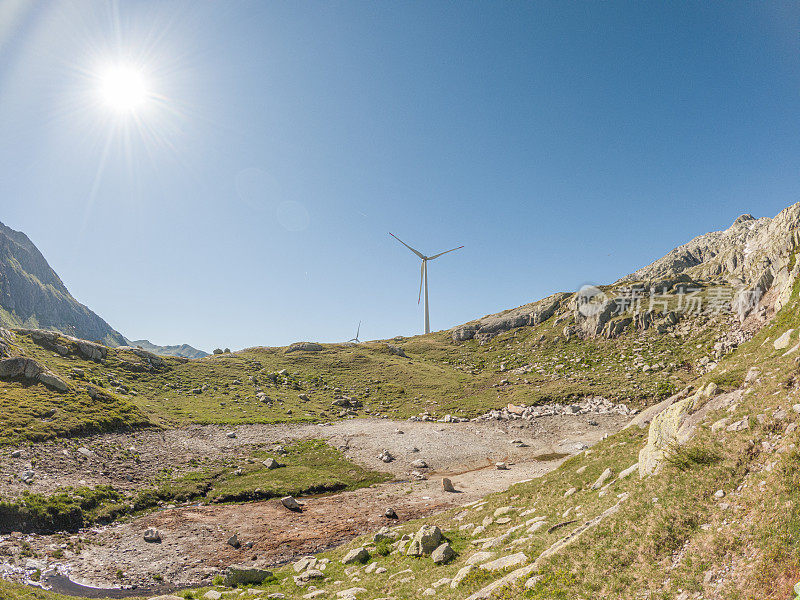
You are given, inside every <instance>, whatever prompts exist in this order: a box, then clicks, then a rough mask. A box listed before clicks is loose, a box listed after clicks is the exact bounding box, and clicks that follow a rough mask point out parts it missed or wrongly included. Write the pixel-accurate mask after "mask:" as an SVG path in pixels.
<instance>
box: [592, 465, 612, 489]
mask: <svg viewBox="0 0 800 600" xmlns="http://www.w3.org/2000/svg"><path fill="white" fill-rule="evenodd" d="M613 475H614V472H613V471H612V470H611V469H606V470H605V471H603V473H602V474H601V475H600V477H598V478H597V481H595V482H594V484H593V485H592V489H593V490H599V489H600V488H601V487H603V485H605V483H606V482H607V481H608V480H609V479H611V477H612V476H613Z"/></svg>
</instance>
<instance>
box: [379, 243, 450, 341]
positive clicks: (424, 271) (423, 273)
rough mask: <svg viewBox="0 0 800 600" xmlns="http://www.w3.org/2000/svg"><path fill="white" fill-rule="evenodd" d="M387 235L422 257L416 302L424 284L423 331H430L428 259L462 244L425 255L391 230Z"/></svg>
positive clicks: (418, 301)
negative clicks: (431, 254)
mask: <svg viewBox="0 0 800 600" xmlns="http://www.w3.org/2000/svg"><path fill="white" fill-rule="evenodd" d="M389 235H390V236H392V237H393V238H394V239H396V240H397V241H398V242H400V243H401V244H403V246H405V247H406V248H408V249H409V250H411V251H412V252H413V253H414V254H416V255H417V256H419V257H420V258H421V259H422V268H421V270H420V275H419V298H418V299H417V304H419V303H420V301H421V300H422V287H423V286H424V287H425V333H430V332H431V321H430V316H429V314H428V261H429V260H433V259H435V258H439V257H440V256H441V255H442V254H447V253H448V252H453V250H460V249H461V248H463V247H464V246H459V247H458V248H453V249H452V250H445V251H444V252H439V254H434V255H433V256H425V255H424V254H422V252H419V251H417V250H414V248H412V247H411V246H409V245H408V244H406V243H405V242H404V241H403V240H401V239H400V238H399V237H397V236H396V235H395V234H393V233H392V232H391V231H390V232H389Z"/></svg>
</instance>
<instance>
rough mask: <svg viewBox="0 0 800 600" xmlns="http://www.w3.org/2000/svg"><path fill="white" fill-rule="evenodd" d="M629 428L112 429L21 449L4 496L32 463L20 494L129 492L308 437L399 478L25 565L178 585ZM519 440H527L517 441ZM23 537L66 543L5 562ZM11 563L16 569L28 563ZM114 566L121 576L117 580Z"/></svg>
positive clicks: (168, 522)
mask: <svg viewBox="0 0 800 600" xmlns="http://www.w3.org/2000/svg"><path fill="white" fill-rule="evenodd" d="M590 421H592V422H595V423H596V424H595V425H592V424H590ZM627 421H628V418H627V417H624V416H620V415H597V414H593V415H580V416H553V417H543V418H539V419H535V420H533V421H490V422H485V421H484V422H468V423H447V424H446V423H438V422H411V421H390V420H381V419H352V420H346V421H337V422H335V423H333V424H329V425H301V426H265V425H250V426H242V427H237V428H235V431H236V438H233V439H231V438H228V437H227V435H226V434H227V433H228V432H229V431H231V429H228V428H220V427H211V426H208V427H200V426H194V427H187V428H182V429H177V430H171V431H163V432H162V431H140V432H135V433H131V434H111V435H104V436H93V437H91V438H84V439H82V440H81V441H80V444H81V447H84V448H87V449H91V450H92V451H93V452H94V456H90V457H89V458H84V457H83V456H82V455H80V454H79V453H78V452H76V446H75V445H71V444H70V445H67V444H58V443H48V444H42V445H38V446H32V447H27V448H24V449H22V450H23V456H22V457H20V458H18V459H7V460H4V461H3V464H2V470H3V474H4V475H5V477H4V478H3V479H4V481H3V484H2V485H3V487H1V488H0V489H2V491H3V493H4V494H7V493H9V492H11V493H19V492H20V491H21V489H23V487H22V484H21V483H20V482H19V481H17V480H16V478H15V477H14V476H13V475H14V473H15V472H16V471H17V470H20V469H21V468H25V467H26V466H27V465H29V464H31V465H32V467H33V469H34V470H35V472H36V477H35V480H34V482H33V484H32V485H31V486H24V487H25V489H32V490H34V491H49V490H52V489H55V488H57V487H59V486H63V485H68V484H73V485H74V483H75V482H76V480H77V481H85V482H86V483H87V484H97V483H111V484H113V485H117V486H119V487H127V488H129V489H131V488H136V487H141V486H142V485H143V484H144V483H147V482H148V481H149V480H150V479H151V478H152V477H153V476H154V475H155V474H156V473H157V472H158V471H159V470H161V469H162V468H164V467H166V466H173V467H179V466H180V465H181V464H184V463H185V462H186V461H188V460H190V459H192V458H203V457H208V458H211V459H220V458H221V457H230V456H238V455H241V456H246V455H249V454H250V452H251V451H252V450H253V449H255V448H259V447H264V446H267V447H269V446H272V445H274V444H276V443H286V442H289V441H291V440H294V439H301V438H325V439H327V440H329V442H330V443H331V444H332V445H333V446H335V447H337V448H339V449H341V450H342V451H343V452H344V454H345V455H347V456H348V457H349V458H350V459H352V460H353V461H355V462H357V463H359V464H362V465H364V466H366V467H369V468H372V469H377V470H381V471H385V472H390V473H392V474H393V475H394V476H395V478H396V481H394V482H389V483H384V484H379V485H375V486H372V487H369V488H363V489H359V490H355V491H351V492H343V493H339V494H332V495H328V496H320V497H309V498H303V499H301V502H302V503H303V504H304V510H303V512H302V513H293V512H290V511H288V510H286V509H285V508H283V507H282V506H281V505H280V503H279V502H278V501H274V500H272V501H266V502H257V503H250V504H241V505H210V506H199V505H198V506H179V507H176V508H171V509H164V510H161V511H158V512H156V513H152V514H149V515H146V516H144V517H141V518H138V519H136V520H134V521H132V522H129V523H122V524H118V525H112V526H109V527H105V528H101V529H94V530H87V531H84V532H81V533H80V534H79V535H75V536H72V539H73V541H75V540H78V539H80V540H83V549H82V551H81V552H80V553H79V554H76V553H73V552H72V551H71V550H69V549H64V550H63V552H64V555H63V557H61V558H59V559H58V560H56V559H53V558H49V559H39V560H36V561H33V562H30V563H29V565H28V566H29V568H33V567H37V568H40V569H42V570H45V569H50V568H54V567H55V568H58V569H59V570H60V571H61V572H65V573H69V574H70V577H71V578H72V579H73V580H75V581H77V582H79V583H83V584H86V585H92V586H98V587H114V586H119V585H120V584H125V585H139V586H145V587H146V586H152V584H153V581H154V575H157V576H160V577H163V579H164V582H165V583H167V584H169V585H174V586H181V585H190V584H198V583H201V582H208V581H209V579H210V578H211V577H213V576H214V575H216V574H218V573H219V572H220V570H221V569H223V568H224V567H225V566H227V565H228V564H231V563H233V562H237V563H240V562H244V563H248V564H253V565H257V566H268V565H275V564H280V563H282V562H286V561H289V560H292V559H295V558H297V557H299V556H303V555H306V554H309V553H313V552H317V551H320V550H323V549H326V548H330V547H332V546H335V545H338V544H341V543H343V542H345V541H347V540H349V539H351V538H352V537H354V536H357V535H360V534H362V533H366V532H369V531H373V530H375V529H377V528H379V527H381V526H382V525H384V524H387V523H389V521H388V520H387V519H386V518H385V517H384V516H383V514H384V511H385V510H386V508H389V507H391V508H393V509H394V510H395V511H396V512H397V514H398V516H399V518H400V521H403V520H407V519H413V518H417V517H421V516H425V515H429V514H432V513H435V512H439V511H442V510H445V509H447V508H451V507H453V506H458V505H461V504H465V503H468V502H471V501H473V500H477V499H478V498H481V497H483V496H485V495H486V494H488V493H491V492H496V491H501V490H504V489H507V488H508V486H510V485H511V484H513V483H515V482H518V481H522V480H527V479H531V478H534V477H538V476H541V475H543V474H544V473H546V472H548V471H550V470H552V469H553V468H555V467H556V466H557V465H558V464H560V461H559V460H555V461H553V460H551V461H549V462H542V461H541V460H537V459H536V457H538V456H541V455H543V454H550V453H559V454H567V455H571V454H574V453H576V452H579V451H581V450H582V449H584V448H585V447H586V446H590V445H592V444H594V443H595V442H597V441H598V440H599V439H601V438H602V437H603V436H604V435H605V434H607V433H611V432H614V431H617V430H619V429H620V428H621V427H622V426H624V425H625V423H626V422H627ZM400 432H402V433H400ZM514 440H521V441H522V442H523V443H524V444H525V445H524V446H522V447H520V446H519V445H518V444H512V443H511V442H512V441H514ZM128 448H135V449H136V452H135V455H136V456H137V457H138V458H137V459H134V458H131V452H130V451H128V452H127V453H126V452H125V449H128ZM415 449H416V450H417V451H415ZM64 450H66V451H67V452H68V453H69V456H67V455H66V454H65V453H64ZM383 450H388V451H389V452H390V453H391V454H392V455H393V456H394V460H393V461H392V462H389V463H384V462H382V461H381V460H380V459H379V458H378V455H379V454H380V453H381V452H382V451H383ZM78 456H80V458H78ZM417 459H422V460H424V461H425V462H426V463H427V464H428V468H415V467H414V466H412V462H413V461H414V460H417ZM137 460H138V462H137ZM498 461H503V462H507V463H508V464H509V466H510V468H509V469H508V470H498V469H496V468H495V467H494V463H495V462H498ZM414 470H416V471H420V472H423V473H425V475H426V477H427V479H426V480H422V481H417V480H414V479H413V478H412V477H411V476H410V473H411V471H414ZM442 476H447V477H450V478H451V479H452V480H453V483H454V484H455V487H456V489H457V490H458V492H457V493H447V492H443V491H442V488H441V477H442ZM396 522H397V521H392V523H396ZM148 527H156V528H158V529H159V531H160V532H161V534H162V538H163V541H162V542H161V543H160V544H148V543H145V542H144V540H143V537H142V536H143V533H144V531H145V529H147V528H148ZM233 533H237V534H238V535H239V538H240V540H241V541H242V544H243V546H242V548H241V549H239V550H236V549H234V548H232V547H231V546H229V545H228V544H227V543H226V542H227V539H228V538H229V537H230V536H231V535H232V534H233ZM23 541H25V542H27V543H29V544H30V545H31V547H33V548H34V549H35V550H36V551H37V553H39V554H40V555H47V554H50V555H51V556H52V552H53V550H54V549H55V548H57V547H58V545H59V544H63V543H64V542H65V541H66V540H65V539H64V538H63V536H61V537H58V536H35V535H34V536H19V535H12V536H6V539H5V540H4V541H2V542H0V561H1V560H3V559H5V560H6V561H7V562H6V565H8V564H10V563H11V561H10V560H8V558H10V557H11V556H14V555H16V556H17V557H18V549H19V547H20V545H21V544H22V542H23ZM3 554H5V555H6V556H5V557H4V556H2V555H3ZM15 562H16V564H17V565H19V563H20V562H23V563H24V560H23V561H20V560H19V559H18V558H17V560H16V561H15ZM0 568H2V567H0ZM118 570H121V571H122V572H123V573H124V575H123V577H122V578H121V579H120V578H119V577H118V574H117V571H118ZM10 571H15V572H16V573H17V575H16V578H22V577H24V575H23V574H22V571H24V569H23V570H20V569H19V568H18V567H17V568H16V569H9V568H8V567H6V572H7V573H9V572H10Z"/></svg>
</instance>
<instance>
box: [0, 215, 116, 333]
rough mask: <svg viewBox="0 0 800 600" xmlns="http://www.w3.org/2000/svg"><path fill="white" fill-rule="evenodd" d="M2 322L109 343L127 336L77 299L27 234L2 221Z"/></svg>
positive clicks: (0, 224) (0, 283)
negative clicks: (7, 225)
mask: <svg viewBox="0 0 800 600" xmlns="http://www.w3.org/2000/svg"><path fill="white" fill-rule="evenodd" d="M0 324H3V325H6V326H9V327H26V328H31V329H49V330H56V331H61V332H63V333H66V334H68V335H71V336H74V337H78V338H82V339H85V340H93V341H100V342H102V343H104V344H106V345H109V346H121V345H124V344H125V338H124V337H123V335H122V334H121V333H119V332H118V331H115V330H114V329H113V328H112V327H111V326H110V325H109V324H108V323H106V322H105V321H104V320H103V319H102V318H100V317H99V316H97V315H96V314H95V313H93V312H92V311H91V310H89V309H88V308H87V307H86V306H84V305H83V304H81V303H80V302H78V301H77V300H76V299H75V298H73V297H72V294H70V293H69V290H67V288H66V286H65V285H64V283H63V282H62V281H61V279H60V278H59V277H58V275H57V274H56V272H55V271H53V269H52V268H50V265H49V264H48V263H47V261H46V260H45V258H44V256H42V253H41V252H39V250H38V249H37V248H36V246H35V245H34V244H33V242H31V240H30V239H28V236H26V235H25V234H24V233H22V232H20V231H14V230H13V229H11V228H10V227H6V226H5V225H3V224H2V223H0Z"/></svg>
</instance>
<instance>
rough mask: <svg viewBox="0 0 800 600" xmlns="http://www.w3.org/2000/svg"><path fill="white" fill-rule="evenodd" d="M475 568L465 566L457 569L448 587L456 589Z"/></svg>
mask: <svg viewBox="0 0 800 600" xmlns="http://www.w3.org/2000/svg"><path fill="white" fill-rule="evenodd" d="M474 568H475V567H474V566H473V565H467V566H466V567H462V568H461V569H459V571H458V573H456V574H455V576H454V577H453V580H452V581H451V582H450V587H451V588H453V589H456V588H457V587H458V586H459V585H461V582H462V581H464V579H465V578H466V577H467V575H469V574H470V573H471V572H472V570H473V569H474Z"/></svg>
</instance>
